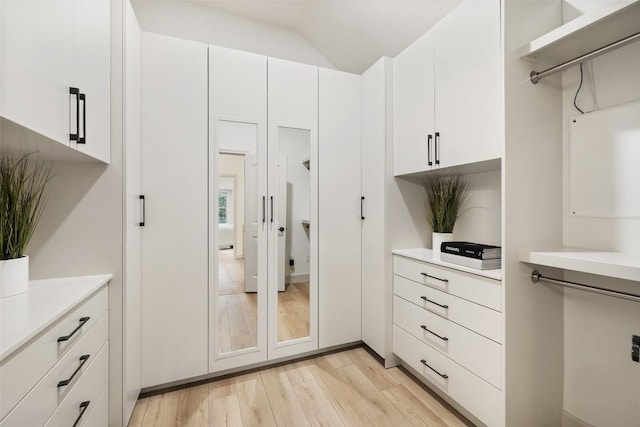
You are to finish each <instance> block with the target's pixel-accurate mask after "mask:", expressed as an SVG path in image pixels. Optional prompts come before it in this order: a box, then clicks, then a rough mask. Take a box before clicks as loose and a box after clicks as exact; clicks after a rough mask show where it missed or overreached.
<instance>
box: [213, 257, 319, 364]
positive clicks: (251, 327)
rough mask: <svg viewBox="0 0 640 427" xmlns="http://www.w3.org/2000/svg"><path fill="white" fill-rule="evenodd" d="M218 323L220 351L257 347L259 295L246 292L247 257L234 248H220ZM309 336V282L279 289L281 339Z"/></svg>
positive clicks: (279, 337) (279, 336) (226, 351)
mask: <svg viewBox="0 0 640 427" xmlns="http://www.w3.org/2000/svg"><path fill="white" fill-rule="evenodd" d="M218 254H219V255H218V256H219V258H218V259H219V266H220V267H219V270H220V272H219V278H218V289H219V291H220V294H219V297H218V313H219V317H218V322H219V328H220V329H219V332H220V333H219V339H220V351H221V352H222V353H228V352H230V351H236V350H241V349H244V348H251V347H255V346H256V343H257V341H256V330H257V325H258V320H257V311H258V308H257V304H258V300H257V294H255V293H247V292H245V291H244V260H243V259H237V258H235V257H234V255H233V250H232V249H229V250H221V251H218ZM308 335H309V282H302V283H293V284H290V285H287V287H286V290H285V291H284V292H278V340H279V341H288V340H291V339H295V338H302V337H306V336H308Z"/></svg>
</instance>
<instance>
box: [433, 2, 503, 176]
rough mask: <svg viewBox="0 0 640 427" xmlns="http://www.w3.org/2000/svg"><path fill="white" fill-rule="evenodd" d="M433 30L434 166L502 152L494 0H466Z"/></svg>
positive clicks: (497, 155)
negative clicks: (499, 130)
mask: <svg viewBox="0 0 640 427" xmlns="http://www.w3.org/2000/svg"><path fill="white" fill-rule="evenodd" d="M434 33H435V81H436V94H435V124H436V127H435V131H436V132H438V134H439V136H438V140H437V141H435V142H436V144H434V149H435V150H436V152H435V153H434V154H435V158H436V160H437V161H439V163H440V164H439V167H448V166H457V165H462V164H466V163H473V162H478V161H483V160H490V159H497V158H500V157H502V142H501V141H502V140H501V138H500V136H499V134H498V131H497V130H498V129H500V117H501V116H502V115H503V114H502V108H503V107H502V103H501V100H502V92H503V91H502V85H501V83H502V77H501V76H502V71H501V59H500V2H499V1H497V0H466V1H465V2H463V3H462V4H461V5H460V6H458V7H457V8H456V9H454V10H453V11H452V12H451V13H449V14H448V15H447V16H445V17H444V18H443V19H442V20H441V21H440V22H438V24H437V25H436V27H435V28H434Z"/></svg>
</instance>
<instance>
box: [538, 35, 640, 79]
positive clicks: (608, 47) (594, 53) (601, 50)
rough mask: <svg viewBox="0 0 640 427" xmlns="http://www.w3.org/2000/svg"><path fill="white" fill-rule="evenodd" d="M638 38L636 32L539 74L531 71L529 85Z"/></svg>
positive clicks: (639, 36)
mask: <svg viewBox="0 0 640 427" xmlns="http://www.w3.org/2000/svg"><path fill="white" fill-rule="evenodd" d="M638 38H640V32H637V33H635V34H632V35H630V36H627V37H625V38H623V39H620V40H618V41H615V42H613V43H609V44H608V45H606V46H603V47H601V48H599V49H596V50H592V51H591V52H589V53H585V54H584V55H582V56H578V57H577V58H574V59H570V60H569V61H567V62H563V63H562V64H560V65H556V66H555V67H551V68H548V69H546V70H544V71H540V72H537V71H532V72H531V74H529V78H530V79H531V83H533V84H537V83H538V82H539V81H540V80H542V79H544V78H545V77H548V76H550V75H552V74H555V73H559V72H560V71H564V70H566V69H567V68H569V67H573V66H574V65H577V64H580V63H581V62H585V61H588V60H590V59H592V58H595V57H596V56H600V55H602V54H603V53H607V52H609V51H610V50H613V49H617V48H619V47H622V46H625V45H627V44H629V43H631V42H633V41H635V40H636V39H638Z"/></svg>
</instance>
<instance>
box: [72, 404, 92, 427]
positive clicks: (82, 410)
mask: <svg viewBox="0 0 640 427" xmlns="http://www.w3.org/2000/svg"><path fill="white" fill-rule="evenodd" d="M90 403H91V401H90V400H85V401H84V402H82V403H81V404H80V415H78V418H76V421H75V422H74V423H73V426H72V427H76V426H77V425H78V423H79V422H80V418H82V416H83V415H84V413H85V412H86V411H87V408H88V407H89V404H90Z"/></svg>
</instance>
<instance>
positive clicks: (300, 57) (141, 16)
mask: <svg viewBox="0 0 640 427" xmlns="http://www.w3.org/2000/svg"><path fill="white" fill-rule="evenodd" d="M133 6H134V10H135V12H136V15H137V17H138V21H139V22H140V27H141V28H142V29H143V30H145V31H150V32H154V33H159V34H165V35H169V36H174V37H179V38H183V39H188V40H194V41H199V42H203V43H208V44H214V45H218V46H224V47H229V48H233V49H239V50H244V51H247V52H254V53H259V54H262V55H267V56H272V57H275V58H282V59H288V60H291V61H296V62H302V63H304V64H311V65H318V66H321V67H326V68H334V66H333V65H332V64H331V62H329V61H328V60H327V59H326V58H325V57H324V56H323V55H322V54H321V53H320V52H319V51H318V50H317V49H316V48H315V47H314V46H313V45H312V44H311V43H309V41H308V40H307V39H305V38H304V37H303V36H302V35H300V33H298V32H297V31H294V30H291V29H288V28H284V27H279V26H276V25H272V24H268V23H265V22H260V21H255V20H252V19H248V18H244V17H241V16H237V15H232V14H229V13H225V12H221V11H218V10H215V9H213V8H210V7H206V6H202V5H198V4H193V3H189V2H186V1H177V0H168V1H161V0H160V1H135V2H134V5H133Z"/></svg>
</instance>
